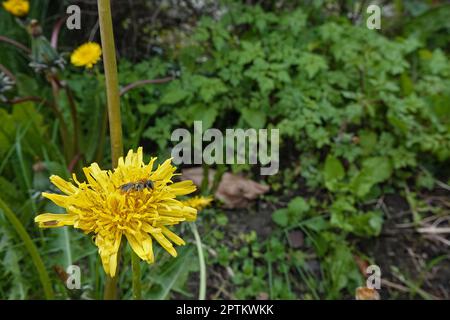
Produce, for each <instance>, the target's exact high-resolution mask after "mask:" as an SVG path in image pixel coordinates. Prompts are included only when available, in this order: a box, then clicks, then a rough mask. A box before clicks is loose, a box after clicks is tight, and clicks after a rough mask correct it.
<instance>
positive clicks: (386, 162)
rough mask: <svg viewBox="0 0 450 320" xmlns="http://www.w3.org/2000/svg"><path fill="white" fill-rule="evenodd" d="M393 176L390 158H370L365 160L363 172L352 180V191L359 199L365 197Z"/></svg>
mask: <svg viewBox="0 0 450 320" xmlns="http://www.w3.org/2000/svg"><path fill="white" fill-rule="evenodd" d="M391 174H392V164H391V161H390V159H389V158H386V157H373V158H368V159H366V160H364V162H363V165H362V170H361V171H360V172H359V173H358V174H357V175H356V176H355V177H354V178H353V179H352V182H351V189H352V191H353V192H354V193H355V194H356V195H357V196H358V197H364V196H365V195H367V194H368V193H369V192H370V190H371V189H372V187H373V186H374V185H376V184H378V183H380V182H383V181H385V180H387V179H389V178H390V176H391Z"/></svg>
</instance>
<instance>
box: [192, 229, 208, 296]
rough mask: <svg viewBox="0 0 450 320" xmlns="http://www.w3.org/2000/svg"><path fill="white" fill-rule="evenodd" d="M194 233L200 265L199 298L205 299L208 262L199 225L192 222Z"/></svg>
mask: <svg viewBox="0 0 450 320" xmlns="http://www.w3.org/2000/svg"><path fill="white" fill-rule="evenodd" d="M190 226H191V229H192V233H193V234H194V238H195V244H196V245H197V253H198V263H199V265H200V289H199V293H198V300H205V298H206V263H205V256H204V255H203V248H202V240H201V239H200V235H199V234H198V230H197V225H196V224H195V223H190Z"/></svg>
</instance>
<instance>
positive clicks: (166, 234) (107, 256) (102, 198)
mask: <svg viewBox="0 0 450 320" xmlns="http://www.w3.org/2000/svg"><path fill="white" fill-rule="evenodd" d="M155 160H156V158H152V159H151V160H150V162H149V163H148V164H145V163H144V162H143V154H142V148H139V149H138V150H137V152H133V151H132V150H130V151H129V152H128V154H127V156H126V157H125V159H123V158H120V159H119V163H118V166H117V168H115V169H114V170H112V171H111V170H108V171H107V170H101V169H100V167H99V166H98V164H97V163H93V164H91V165H90V166H89V167H87V168H84V169H83V171H84V174H85V176H86V179H87V181H86V182H81V183H80V182H79V181H78V180H77V177H76V176H75V175H73V176H72V177H73V183H72V182H68V181H65V180H63V179H62V178H60V177H58V176H51V177H50V180H51V182H52V183H53V184H54V185H55V186H56V187H58V189H59V190H61V192H62V193H64V194H56V193H42V195H43V196H44V197H46V198H48V199H50V200H51V201H53V202H54V203H55V204H57V205H58V206H60V207H63V208H65V209H66V213H65V214H53V213H44V214H41V215H39V216H37V217H36V218H35V221H36V222H37V223H38V224H39V227H42V228H53V227H61V226H70V225H71V226H74V227H75V228H77V229H81V230H83V231H84V232H85V233H91V234H94V238H95V244H96V245H97V246H98V251H99V254H100V257H101V259H102V263H103V268H104V269H105V272H106V273H107V274H109V275H111V276H112V277H113V276H114V275H115V274H116V269H117V253H118V249H119V246H120V242H121V239H122V236H125V237H126V239H127V241H128V243H129V244H130V246H131V248H132V249H133V250H134V252H136V254H137V255H138V256H139V257H140V258H141V259H143V260H145V261H146V262H148V263H153V262H154V255H153V245H152V240H153V239H154V240H156V241H157V242H158V243H159V244H160V245H161V246H162V247H163V248H164V249H165V250H166V251H167V252H169V253H170V254H171V255H172V256H174V257H176V256H177V252H176V250H175V248H174V247H173V244H172V242H173V243H175V244H176V245H184V244H185V243H184V241H183V239H181V238H180V237H179V236H177V235H176V234H175V233H173V232H172V231H171V230H170V229H169V228H168V227H169V226H173V225H176V224H179V223H180V222H182V221H194V220H195V219H196V217H197V210H196V209H194V208H192V207H190V206H187V205H185V204H183V203H182V202H181V201H178V200H177V199H176V197H177V196H184V195H187V194H190V193H192V192H194V191H195V186H194V185H193V183H192V181H182V182H175V183H173V182H172V177H173V176H174V175H175V173H174V172H175V170H176V168H175V167H174V166H172V164H171V160H170V159H169V160H167V161H165V162H164V163H163V164H162V165H159V166H158V167H157V168H156V169H155V170H153V165H154V162H155Z"/></svg>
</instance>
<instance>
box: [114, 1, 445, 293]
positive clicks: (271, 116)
mask: <svg viewBox="0 0 450 320" xmlns="http://www.w3.org/2000/svg"><path fill="white" fill-rule="evenodd" d="M427 45H428V44H427V42H426V39H423V38H420V37H418V36H416V35H414V34H413V35H405V36H403V37H398V38H396V39H389V38H387V37H385V36H383V35H381V34H380V33H379V32H377V31H376V30H369V29H367V28H365V27H359V26H354V25H351V24H350V23H348V22H346V21H339V20H336V21H327V22H325V23H320V24H318V25H315V24H313V23H312V22H311V20H310V17H308V15H307V14H306V13H305V10H303V9H301V8H300V9H297V10H295V11H289V12H283V13H274V12H265V11H263V10H262V9H261V8H260V7H257V6H256V7H248V6H238V7H237V8H236V7H235V8H234V10H230V11H229V12H227V13H226V14H225V15H224V16H223V17H221V19H220V20H219V21H216V20H214V19H212V18H204V19H202V20H201V21H200V22H199V24H198V26H197V28H196V29H195V32H194V35H193V36H192V38H190V39H189V41H188V43H186V44H185V46H184V47H183V48H181V49H178V50H177V51H175V52H170V55H171V56H172V58H173V61H172V62H171V63H170V64H169V65H168V66H167V68H168V69H169V70H173V69H174V68H175V69H176V70H177V71H178V73H179V78H178V79H176V80H174V81H172V82H171V83H170V84H168V85H166V86H164V87H154V88H151V87H150V88H146V89H143V90H146V91H147V93H148V94H147V95H145V96H144V97H145V98H144V99H147V100H137V99H138V98H136V97H140V96H138V93H137V92H136V93H134V94H133V95H132V94H130V96H128V97H127V98H128V99H131V100H132V101H133V103H136V102H138V103H137V106H138V108H139V111H140V114H142V113H144V114H149V115H152V116H153V117H154V118H155V119H156V121H155V122H154V123H151V125H150V126H148V128H147V129H144V131H143V137H144V138H146V139H148V140H150V141H152V142H155V143H157V144H158V146H159V147H160V148H161V151H162V152H163V150H165V149H166V148H167V147H168V146H170V142H169V141H168V139H167V137H168V136H169V135H170V132H171V131H172V130H173V129H174V128H178V127H180V126H181V127H187V128H189V127H190V126H192V123H193V121H194V120H202V121H203V128H204V129H206V128H209V127H216V128H221V129H224V128H230V127H239V128H257V129H258V128H278V129H279V130H280V133H281V139H282V140H281V144H282V149H281V150H282V151H281V154H289V153H291V154H293V155H294V156H293V157H291V159H290V160H292V161H293V164H294V166H295V165H297V166H298V165H299V166H300V169H299V170H297V172H298V173H297V175H295V174H294V178H292V175H291V173H292V172H290V171H288V170H284V171H285V173H286V172H289V173H288V175H291V178H290V179H289V180H285V179H284V178H285V175H283V173H280V176H275V177H272V178H270V179H269V181H270V182H271V185H272V187H273V188H274V189H277V188H278V189H280V191H281V190H287V192H289V190H290V189H292V188H293V187H303V188H305V187H306V188H307V189H308V190H318V189H319V190H323V191H324V194H323V195H322V196H323V199H322V200H323V201H321V202H320V204H315V205H314V206H312V205H311V206H310V205H309V204H308V202H306V201H305V200H304V199H302V198H300V199H299V200H293V201H292V202H291V203H290V204H289V206H288V207H287V208H286V209H280V210H278V211H276V212H275V213H274V215H273V219H274V221H275V223H276V224H278V225H279V226H280V228H282V229H284V230H286V229H287V228H292V227H298V228H302V229H303V230H304V232H307V233H308V234H309V235H310V237H311V239H313V242H314V244H313V246H314V248H315V250H316V252H317V255H318V256H319V257H320V258H321V261H322V262H323V266H322V268H323V272H325V273H328V275H329V277H328V278H327V279H329V285H328V287H327V286H324V287H323V288H322V289H323V290H321V292H320V295H321V296H325V297H329V298H335V297H338V296H339V294H340V291H341V290H342V289H347V290H348V292H352V291H353V290H354V288H355V287H356V286H358V285H360V284H361V283H362V282H361V281H362V279H361V276H360V275H359V273H358V271H357V266H356V263H355V262H354V259H353V256H352V249H351V246H349V244H348V242H347V241H346V239H347V238H348V237H349V236H351V235H354V236H359V237H370V236H377V235H379V234H380V232H381V228H382V224H383V212H382V211H381V209H380V208H379V207H376V206H375V205H374V204H373V203H374V201H375V202H376V200H377V199H378V198H380V196H382V195H384V194H389V193H398V192H402V190H404V188H405V186H406V185H407V184H408V182H412V183H416V186H417V187H418V188H423V187H426V188H432V187H433V179H430V176H429V173H428V170H438V169H436V168H439V167H440V166H442V163H444V162H445V161H447V160H448V159H449V158H450V117H449V115H450V62H449V59H448V57H447V56H446V54H445V53H444V52H443V51H442V50H441V49H439V48H436V49H428V48H427ZM161 65H162V63H161V61H160V59H159V58H158V59H156V62H155V60H154V59H153V60H150V61H147V62H144V63H142V64H141V65H139V68H140V69H148V70H152V72H153V71H155V70H158V66H159V67H161ZM141 66H142V68H141ZM166 73H167V70H166V72H164V71H163V70H162V73H161V75H164V74H166ZM123 74H126V73H123ZM136 118H138V117H136ZM293 146H294V147H293ZM292 148H295V150H292ZM286 165H287V166H289V167H292V163H291V164H288V163H286ZM424 165H427V166H428V168H426V169H425V168H424V167H423V166H424ZM233 169H234V170H248V167H245V166H233ZM284 169H286V168H284ZM287 181H289V182H287ZM299 181H301V183H300V182H299ZM313 202H317V201H315V199H313ZM323 212H325V213H326V214H325V215H324V214H323ZM271 241H272V240H269V242H268V243H267V245H268V246H270V244H271V243H272V242H271ZM276 241H279V240H276ZM284 242H285V243H287V242H286V240H284ZM282 256H283V259H281V261H280V263H279V264H278V265H279V266H280V270H279V273H280V274H283V271H282V269H283V268H285V267H286V264H285V259H286V257H285V256H284V254H282ZM246 261H247V260H245V261H244V264H246V263H247V262H246ZM263 268H264V267H263ZM266 271H267V270H266ZM251 278H255V279H260V278H261V275H258V274H252V275H251ZM255 281H257V280H255ZM251 292H252V294H248V295H239V296H240V297H244V298H249V297H255V296H256V295H257V293H258V290H253V291H251ZM278 297H283V296H278Z"/></svg>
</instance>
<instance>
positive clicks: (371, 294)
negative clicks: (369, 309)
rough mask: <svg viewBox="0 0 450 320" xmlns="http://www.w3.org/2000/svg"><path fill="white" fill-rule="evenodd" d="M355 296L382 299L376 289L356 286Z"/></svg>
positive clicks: (364, 298) (357, 297)
mask: <svg viewBox="0 0 450 320" xmlns="http://www.w3.org/2000/svg"><path fill="white" fill-rule="evenodd" d="M355 298H356V300H380V294H379V293H378V291H377V290H375V289H371V288H367V287H359V288H356V292H355Z"/></svg>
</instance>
